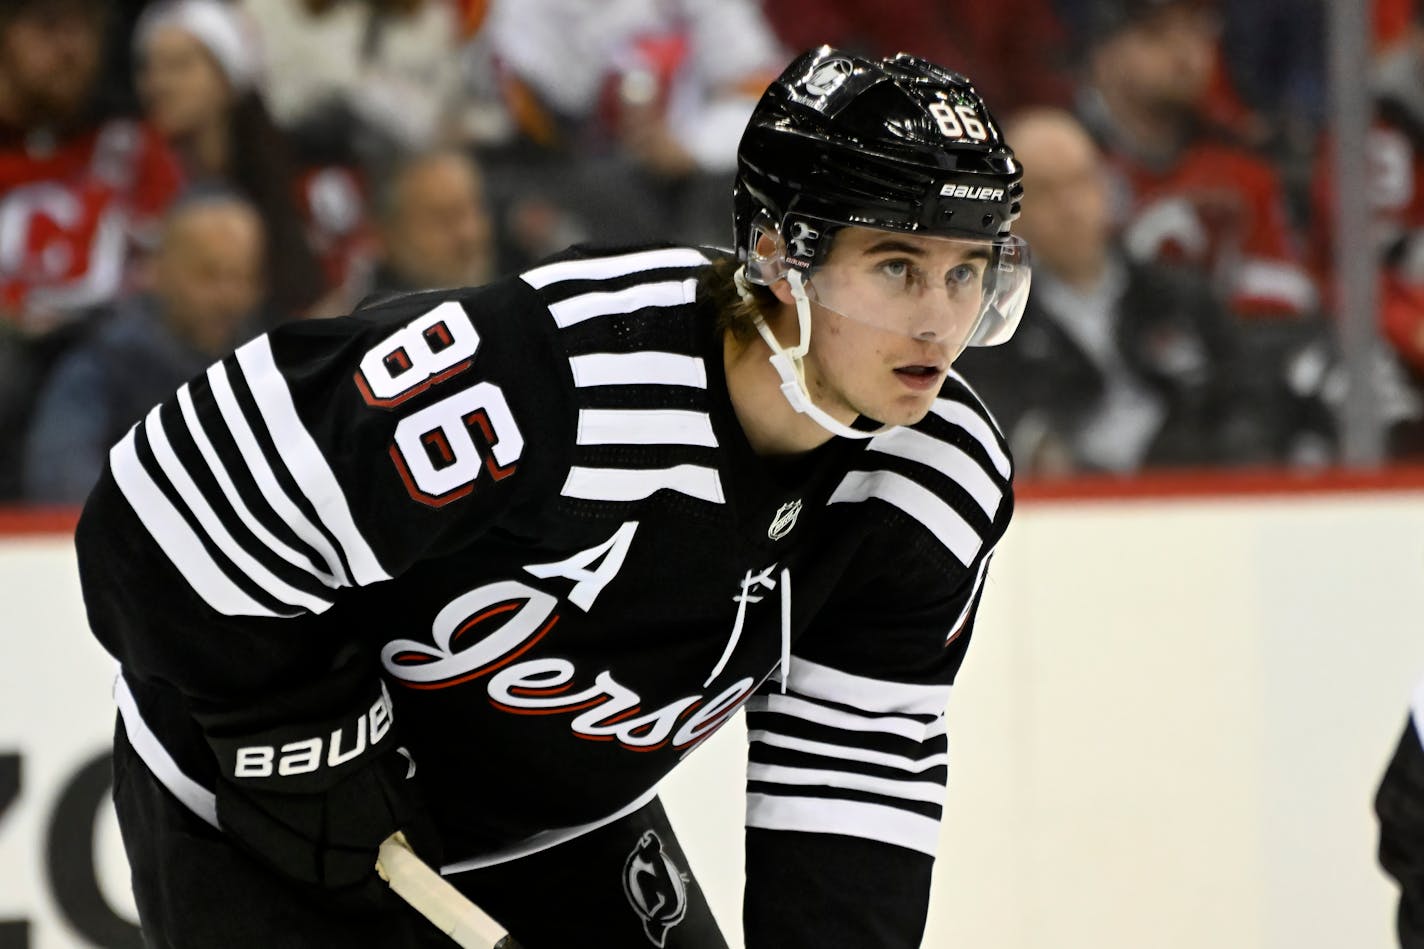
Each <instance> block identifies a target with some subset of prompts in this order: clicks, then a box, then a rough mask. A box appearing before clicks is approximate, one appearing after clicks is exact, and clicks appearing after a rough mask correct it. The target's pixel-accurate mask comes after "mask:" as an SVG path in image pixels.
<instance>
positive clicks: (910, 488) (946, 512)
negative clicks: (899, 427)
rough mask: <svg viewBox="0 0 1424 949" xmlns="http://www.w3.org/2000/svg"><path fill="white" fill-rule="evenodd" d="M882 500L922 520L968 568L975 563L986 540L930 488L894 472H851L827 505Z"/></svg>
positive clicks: (838, 486) (837, 487)
mask: <svg viewBox="0 0 1424 949" xmlns="http://www.w3.org/2000/svg"><path fill="white" fill-rule="evenodd" d="M870 498H879V499H880V500H882V501H885V502H886V503H888V504H892V505H894V506H895V507H898V508H899V509H900V510H902V511H904V512H905V513H906V514H908V515H910V517H912V518H914V519H915V520H917V521H919V522H920V523H921V524H923V525H924V526H925V527H926V528H928V529H929V531H930V533H932V534H934V535H935V537H937V538H938V539H939V542H940V543H941V544H943V545H944V546H945V548H946V549H947V550H949V552H950V553H952V554H953V555H954V556H955V558H956V559H957V560H958V561H959V562H960V563H962V564H964V565H965V566H966V567H967V566H969V565H970V564H972V563H973V562H974V558H975V557H977V556H978V555H979V550H980V548H981V547H983V541H982V540H981V539H980V537H979V534H978V533H977V532H975V530H974V528H973V527H970V526H969V523H968V522H967V521H965V520H964V518H963V517H961V516H960V515H959V512H958V511H956V510H955V509H954V508H952V507H950V506H949V505H948V504H946V503H945V502H944V501H943V500H941V499H940V498H938V497H936V496H935V494H934V492H932V491H930V490H929V489H928V488H925V487H924V486H922V485H920V484H917V483H915V482H914V481H911V480H910V479H909V478H906V477H905V476H904V475H900V474H896V473H895V472H893V471H852V472H850V473H849V474H847V475H846V476H845V477H844V478H843V479H842V480H841V483H840V484H839V485H837V486H836V490H835V493H834V494H832V495H831V499H830V500H829V501H828V502H826V503H827V504H836V503H837V502H855V501H865V500H868V499H870Z"/></svg>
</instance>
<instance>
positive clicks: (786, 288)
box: [767, 277, 796, 306]
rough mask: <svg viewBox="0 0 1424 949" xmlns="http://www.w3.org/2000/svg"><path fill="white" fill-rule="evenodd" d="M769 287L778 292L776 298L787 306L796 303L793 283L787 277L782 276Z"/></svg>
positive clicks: (773, 291) (775, 292)
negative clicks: (792, 289) (792, 288)
mask: <svg viewBox="0 0 1424 949" xmlns="http://www.w3.org/2000/svg"><path fill="white" fill-rule="evenodd" d="M767 289H768V290H770V291H771V292H772V293H774V294H776V299H777V300H778V301H779V302H781V303H783V304H785V305H786V306H795V305H796V298H795V297H793V296H792V295H791V283H790V281H788V280H787V279H786V278H785V277H782V278H781V279H780V280H778V281H776V282H775V283H773V284H772V285H771V286H770V287H768V288H767Z"/></svg>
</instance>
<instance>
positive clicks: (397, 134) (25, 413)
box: [0, 0, 1424, 503]
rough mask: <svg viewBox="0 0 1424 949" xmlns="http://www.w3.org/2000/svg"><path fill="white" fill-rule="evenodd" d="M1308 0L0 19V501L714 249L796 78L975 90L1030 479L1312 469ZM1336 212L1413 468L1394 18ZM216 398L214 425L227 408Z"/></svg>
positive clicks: (1419, 356) (1326, 268)
mask: <svg viewBox="0 0 1424 949" xmlns="http://www.w3.org/2000/svg"><path fill="white" fill-rule="evenodd" d="M1325 3H1326V0H1231V2H1226V0H1215V2H1214V0H1019V2H1017V3H1014V4H990V3H980V2H974V0H913V2H912V0H903V2H901V0H892V2H887V3H881V4H869V3H865V2H863V0H798V2H796V3H789V2H786V0H149V2H145V0H0V502H14V501H17V500H20V501H29V502H36V503H73V502H77V501H79V500H82V498H83V497H84V495H85V494H86V492H87V490H88V488H89V486H90V484H92V482H93V480H94V479H95V478H96V477H97V473H98V471H99V469H100V467H101V466H102V463H103V458H104V456H105V453H106V452H107V449H108V446H109V445H110V444H111V443H113V442H114V441H115V440H117V439H118V438H119V437H120V436H121V435H122V434H123V432H124V431H125V430H126V429H127V427H128V426H130V425H131V424H133V423H134V422H135V421H136V420H138V419H139V418H141V417H142V415H143V414H144V413H145V412H146V411H148V410H149V408H150V406H152V405H153V404H154V403H155V402H156V401H158V400H159V399H161V398H163V397H164V396H166V395H167V394H168V393H170V392H171V391H172V390H173V389H174V388H176V387H177V386H178V385H179V384H180V383H181V382H183V381H184V380H185V379H187V378H189V377H191V376H192V375H194V374H195V373H199V372H202V371H203V369H204V367H205V366H206V365H207V364H208V363H209V362H210V361H211V360H212V359H213V358H214V357H216V356H218V355H221V354H223V353H224V352H226V351H228V350H230V349H231V348H233V347H234V346H235V345H237V344H239V343H241V342H242V341H243V340H245V339H247V338H249V337H250V336H252V335H253V334H256V333H259V332H261V331H263V330H264V329H267V328H269V327H271V326H273V325H274V324H276V323H278V322H281V321H284V320H293V319H318V318H323V317H330V316H335V315H339V314H342V313H345V312H349V311H350V310H351V309H352V308H353V307H354V306H355V305H356V304H357V303H358V302H359V301H360V300H362V299H363V298H365V297H367V296H369V295H371V294H377V293H384V292H391V291H403V290H410V289H417V288H428V287H446V286H459V285H469V284H477V283H481V282H483V281H485V280H487V279H490V278H491V277H493V276H496V275H499V274H502V273H508V272H512V271H515V270H517V269H519V268H521V267H524V266H526V265H528V264H530V263H531V262H533V261H535V260H538V259H539V258H541V257H542V256H544V255H546V254H549V253H552V252H555V251H557V250H560V249H562V248H563V247H565V246H567V245H568V244H570V243H575V242H580V241H595V242H601V243H612V244H618V243H627V242H635V241H642V240H671V241H689V242H695V243H700V244H709V245H717V246H728V245H729V244H730V242H731V239H732V235H731V214H730V210H729V209H730V202H729V190H730V183H731V178H732V173H733V170H734V165H735V152H736V145H737V141H738V138H739V136H740V131H741V128H742V125H743V124H744V123H745V121H746V118H747V117H748V115H749V114H750V112H751V109H752V105H753V103H754V102H755V101H756V98H757V97H758V96H759V94H760V93H761V91H762V89H764V88H765V86H766V84H767V82H768V81H769V80H770V79H771V78H772V77H774V76H775V75H776V73H777V72H778V71H779V70H780V69H781V67H782V66H784V65H785V63H786V62H787V61H789V59H790V57H791V56H792V55H794V53H795V52H797V51H799V50H801V49H804V48H807V47H810V46H814V45H818V44H820V43H823V42H828V43H832V44H834V45H837V46H840V47H842V48H845V49H848V50H851V51H854V52H859V53H863V54H870V55H877V56H878V55H889V54H892V53H894V52H897V51H901V50H904V51H907V52H912V53H916V54H918V55H921V56H924V57H926V58H929V59H932V60H935V61H937V62H940V63H943V64H946V65H948V66H950V67H952V68H957V69H959V70H961V71H963V72H965V73H967V74H968V75H970V76H971V77H973V78H974V80H975V81H976V83H977V84H978V85H979V86H980V88H981V90H982V91H983V92H984V94H985V96H986V98H987V100H988V101H989V103H990V104H991V106H992V107H993V108H994V109H995V111H996V114H997V115H998V117H999V119H1000V120H1001V122H1002V124H1003V125H1004V127H1005V130H1006V133H1007V137H1008V140H1009V142H1010V144H1011V145H1012V146H1013V147H1014V148H1015V149H1016V151H1017V152H1018V155H1019V157H1020V158H1021V160H1022V163H1023V166H1024V169H1025V188H1026V195H1027V196H1026V198H1025V201H1024V212H1023V217H1022V219H1021V222H1020V225H1019V228H1018V229H1019V232H1020V233H1022V234H1023V235H1024V236H1025V237H1027V238H1028V240H1029V241H1030V244H1031V246H1032V249H1033V253H1034V258H1035V275H1034V289H1033V294H1032V298H1031V302H1030V312H1029V314H1028V315H1027V317H1026V319H1025V320H1024V323H1023V325H1022V327H1021V329H1020V331H1019V333H1018V334H1017V336H1016V337H1015V338H1014V339H1013V340H1012V341H1011V342H1010V343H1009V344H1007V345H1005V346H1002V347H997V348H994V349H984V350H973V351H970V352H968V353H966V354H965V355H964V356H963V357H961V359H960V362H959V367H960V369H961V370H962V371H963V372H964V374H965V375H966V376H968V377H969V379H970V380H971V382H972V383H974V384H975V385H976V386H977V387H978V388H979V389H980V390H981V391H982V394H983V395H984V396H985V398H986V400H987V401H988V403H989V405H990V406H991V408H992V409H993V410H994V411H995V412H996V414H997V416H998V418H999V420H1000V423H1001V425H1002V427H1003V429H1004V431H1005V434H1006V436H1007V437H1008V439H1009V440H1010V442H1011V444H1012V446H1013V448H1014V451H1015V454H1016V457H1017V458H1018V463H1019V470H1020V472H1021V474H1022V475H1024V476H1026V477H1042V478H1048V477H1059V476H1067V475H1073V474H1078V473H1084V472H1110V473H1122V474H1128V473H1133V472H1137V471H1140V470H1143V469H1145V468H1150V467H1164V466H1172V467H1182V466H1203V465H1211V466H1242V465H1287V466H1320V465H1328V464H1330V463H1331V462H1332V461H1333V460H1334V458H1335V457H1336V453H1337V451H1338V446H1339V442H1340V432H1339V424H1338V416H1339V414H1340V407H1341V405H1342V404H1343V401H1344V399H1345V396H1346V389H1347V387H1348V385H1349V383H1348V382H1347V376H1346V374H1345V373H1344V371H1343V368H1342V361H1341V358H1340V353H1339V349H1338V346H1337V345H1336V344H1335V341H1334V340H1335V325H1336V321H1337V318H1338V313H1337V311H1336V309H1335V308H1334V306H1333V300H1334V299H1335V296H1336V294H1335V293H1334V290H1333V288H1332V274H1333V270H1334V259H1333V258H1334V253H1335V252H1334V249H1333V246H1332V224H1331V219H1332V203H1333V201H1334V200H1335V196H1334V193H1333V186H1334V184H1335V181H1334V179H1333V178H1332V174H1331V170H1330V167H1329V165H1330V162H1329V155H1330V151H1331V147H1330V142H1331V130H1330V128H1329V125H1328V118H1329V116H1328V111H1327V109H1326V102H1327V100H1328V89H1327V82H1326V77H1325V74H1326V54H1325V49H1326V35H1325V30H1326V28H1327V24H1326V22H1325V21H1326V15H1325ZM1372 27H1373V36H1372V43H1373V57H1374V58H1373V65H1372V68H1371V69H1370V71H1369V75H1368V76H1362V77H1360V80H1361V82H1365V83H1368V85H1369V89H1370V90H1371V92H1372V94H1373V96H1374V102H1375V115H1374V123H1373V127H1372V129H1371V131H1370V134H1369V137H1368V140H1367V141H1364V142H1361V143H1359V147H1360V148H1362V149H1364V150H1365V152H1366V154H1367V156H1368V160H1369V167H1370V174H1369V177H1368V180H1367V181H1366V182H1364V183H1363V189H1362V190H1363V191H1364V193H1365V194H1366V196H1367V198H1366V200H1368V201H1369V203H1370V209H1371V213H1372V214H1373V220H1374V235H1373V236H1374V240H1375V252H1376V253H1377V255H1378V279H1379V289H1380V299H1381V306H1380V316H1379V330H1380V332H1379V345H1378V348H1377V351H1376V352H1375V354H1374V361H1373V364H1372V372H1371V373H1369V378H1368V384H1369V385H1370V386H1371V387H1373V392H1372V395H1373V397H1374V398H1375V399H1376V400H1377V402H1378V404H1379V405H1380V407H1381V410H1382V413H1383V415H1384V418H1385V421H1386V423H1387V424H1388V445H1389V452H1390V457H1391V458H1392V459H1399V460H1407V459H1411V458H1417V457H1419V456H1420V455H1424V3H1419V0H1375V2H1374V4H1373V21H1372ZM234 397H241V394H240V393H239V394H236V395H235V396H234Z"/></svg>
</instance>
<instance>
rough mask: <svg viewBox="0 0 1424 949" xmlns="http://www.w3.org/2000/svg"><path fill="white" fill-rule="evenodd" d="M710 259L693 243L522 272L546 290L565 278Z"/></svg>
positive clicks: (696, 264)
mask: <svg viewBox="0 0 1424 949" xmlns="http://www.w3.org/2000/svg"><path fill="white" fill-rule="evenodd" d="M708 263H710V261H709V260H708V259H707V258H706V256H704V255H703V254H702V253H701V252H699V251H697V250H694V249H692V248H691V247H674V248H667V249H664V250H643V251H638V252H637V253H633V254H620V255H618V256H616V257H593V258H588V259H582V260H561V261H559V262H557V263H553V264H545V265H544V266H542V267H535V268H534V269H533V270H526V271H525V272H524V273H522V274H520V275H519V279H521V280H523V281H524V282H525V283H527V284H529V286H531V287H533V288H534V289H535V290H542V289H543V288H544V287H547V286H549V285H550V284H555V283H559V282H560V281H563V280H608V279H611V278H613V277H622V276H624V275H625V274H631V273H638V272H640V271H644V270H658V269H660V268H663V267H701V266H703V265H705V264H708Z"/></svg>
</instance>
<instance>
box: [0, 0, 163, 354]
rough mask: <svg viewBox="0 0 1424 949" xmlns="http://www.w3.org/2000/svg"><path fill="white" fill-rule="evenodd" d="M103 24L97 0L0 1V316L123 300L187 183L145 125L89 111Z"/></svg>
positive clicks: (29, 319)
mask: <svg viewBox="0 0 1424 949" xmlns="http://www.w3.org/2000/svg"><path fill="white" fill-rule="evenodd" d="M103 21H104V4H102V3H100V2H99V0H15V2H10V3H6V4H4V6H3V7H0V235H3V236H0V316H3V317H4V318H5V319H8V320H9V321H11V322H18V323H21V324H22V325H25V326H28V327H33V328H44V327H45V326H46V325H48V324H50V323H52V322H55V321H56V320H60V319H63V318H64V317H65V315H66V314H68V313H71V312H72V311H73V310H75V309H77V308H80V307H85V306H89V305H92V304H95V303H99V302H103V301H104V300H107V299H109V298H111V297H113V296H114V295H115V293H116V292H117V291H118V290H119V288H120V286H121V285H122V282H123V279H124V275H125V267H126V262H127V260H128V257H129V251H130V249H131V244H132V241H133V239H134V237H135V236H136V235H137V234H138V233H139V232H141V231H142V229H143V228H144V227H145V226H148V225H151V224H153V223H154V222H155V221H156V219H157V217H158V215H159V214H160V213H161V212H162V210H163V209H164V208H165V207H166V206H167V204H168V203H169V201H170V200H171V199H172V197H173V195H174V194H175V192H176V191H177V189H178V186H179V172H178V166H177V164H176V162H175V160H174V159H173V157H172V155H171V154H170V153H169V152H168V151H167V150H166V149H165V148H164V147H163V146H162V145H161V144H160V143H159V142H158V141H157V139H156V138H155V137H154V135H153V134H152V133H151V132H149V131H148V130H147V129H145V128H144V127H143V126H141V125H138V124H135V123H133V122H130V121H127V120H120V119H114V120H108V121H101V122H97V123H95V122H93V121H91V120H89V119H88V118H87V109H88V103H89V100H90V95H91V91H92V85H93V81H94V78H95V76H96V74H97V71H98V67H99V54H100V49H101V46H102V33H103V29H102V28H103Z"/></svg>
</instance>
